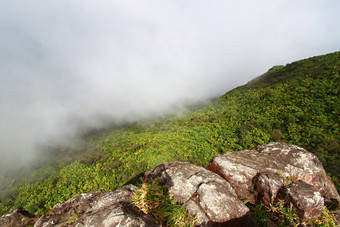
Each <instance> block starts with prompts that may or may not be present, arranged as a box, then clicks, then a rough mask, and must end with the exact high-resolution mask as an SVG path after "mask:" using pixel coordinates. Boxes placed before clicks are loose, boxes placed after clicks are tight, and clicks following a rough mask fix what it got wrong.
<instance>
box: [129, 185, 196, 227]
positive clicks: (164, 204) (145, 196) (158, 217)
mask: <svg viewBox="0 0 340 227" xmlns="http://www.w3.org/2000/svg"><path fill="white" fill-rule="evenodd" d="M132 204H134V205H135V206H136V207H138V208H139V210H141V211H143V212H144V213H145V214H152V215H153V216H154V218H155V221H156V223H157V224H161V223H162V224H165V225H166V226H183V227H184V226H194V223H195V218H194V217H192V216H190V215H189V214H188V212H187V210H186V209H184V208H183V207H182V206H181V205H179V204H177V203H176V201H175V200H174V198H172V196H171V195H170V193H169V191H168V188H167V187H166V186H165V185H161V184H160V183H159V182H158V181H153V182H152V183H150V184H148V183H144V184H142V186H141V187H140V188H139V189H137V190H136V191H135V192H134V196H133V198H132Z"/></svg>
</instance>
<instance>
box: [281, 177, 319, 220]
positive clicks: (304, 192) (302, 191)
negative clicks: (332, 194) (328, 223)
mask: <svg viewBox="0 0 340 227" xmlns="http://www.w3.org/2000/svg"><path fill="white" fill-rule="evenodd" d="M279 194H280V196H279V197H280V198H282V199H284V200H285V202H287V203H288V202H291V203H292V204H293V205H294V206H295V207H296V208H297V211H298V214H299V218H300V220H301V221H307V220H310V219H312V218H315V217H318V216H320V214H321V212H322V209H323V206H324V199H323V197H322V196H321V194H320V192H319V190H318V189H317V188H316V187H315V186H313V185H310V184H307V183H306V182H304V181H302V180H298V181H296V182H294V183H292V184H290V185H288V186H286V187H284V188H283V189H282V191H281V192H280V193H279Z"/></svg>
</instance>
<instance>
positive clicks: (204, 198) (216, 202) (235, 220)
mask: <svg viewBox="0 0 340 227" xmlns="http://www.w3.org/2000/svg"><path fill="white" fill-rule="evenodd" d="M145 178H146V181H147V182H152V181H153V180H159V181H160V182H161V183H162V184H165V185H167V187H168V189H169V192H170V194H171V195H172V196H173V197H174V199H175V200H176V201H177V202H179V203H181V204H184V207H185V208H186V209H187V210H188V212H189V213H190V214H191V215H193V216H195V215H197V221H196V225H202V226H218V225H221V224H223V225H224V226H228V225H229V226H254V225H255V224H254V221H253V219H252V216H251V215H250V212H249V209H248V207H247V206H245V205H244V203H243V202H242V201H241V200H239V199H238V197H237V194H236V193H235V191H234V189H233V188H232V187H231V186H230V184H229V183H228V182H226V181H225V180H224V179H223V178H222V177H220V176H218V175H217V174H215V173H212V172H210V171H208V170H206V169H204V168H203V167H199V166H195V165H192V164H190V163H188V162H171V163H164V164H161V165H158V166H156V167H155V168H153V169H152V170H151V171H148V172H146V173H145Z"/></svg>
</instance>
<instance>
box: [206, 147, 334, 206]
mask: <svg viewBox="0 0 340 227" xmlns="http://www.w3.org/2000/svg"><path fill="white" fill-rule="evenodd" d="M208 169H209V170H211V171H213V172H216V173H218V174H219V175H220V176H222V177H223V178H224V179H226V180H227V181H228V182H229V183H230V184H231V186H232V187H233V188H234V189H235V191H236V193H237V195H238V196H239V198H241V199H248V200H249V201H250V202H251V203H255V200H256V198H255V195H254V193H253V190H254V182H253V180H254V177H255V176H258V174H260V173H271V174H274V175H275V174H276V175H281V176H284V177H287V178H290V179H292V180H293V181H297V180H303V181H305V182H307V183H308V184H311V185H314V186H315V187H317V188H318V189H319V190H320V193H321V195H322V196H324V197H325V199H326V200H329V201H330V200H337V201H340V197H339V194H338V192H337V190H336V188H335V185H334V183H333V182H332V180H331V179H330V177H329V176H328V175H327V173H326V172H325V170H324V169H323V167H322V164H321V162H320V161H319V159H318V158H317V157H316V156H315V155H314V154H312V153H310V152H308V151H306V150H305V149H303V148H300V147H298V146H295V145H291V144H286V143H279V142H276V143H270V144H267V145H261V146H258V147H256V148H255V149H253V150H243V151H238V152H227V153H225V154H224V155H217V156H215V157H214V158H213V160H211V162H210V164H209V167H208Z"/></svg>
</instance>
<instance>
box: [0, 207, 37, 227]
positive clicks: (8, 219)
mask: <svg viewBox="0 0 340 227" xmlns="http://www.w3.org/2000/svg"><path fill="white" fill-rule="evenodd" d="M35 218H36V217H35V216H34V215H33V214H30V213H28V212H27V211H25V210H23V209H15V210H12V211H8V212H7V213H5V214H4V215H3V216H1V217H0V226H1V227H21V226H29V225H33V224H34V222H35Z"/></svg>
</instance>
